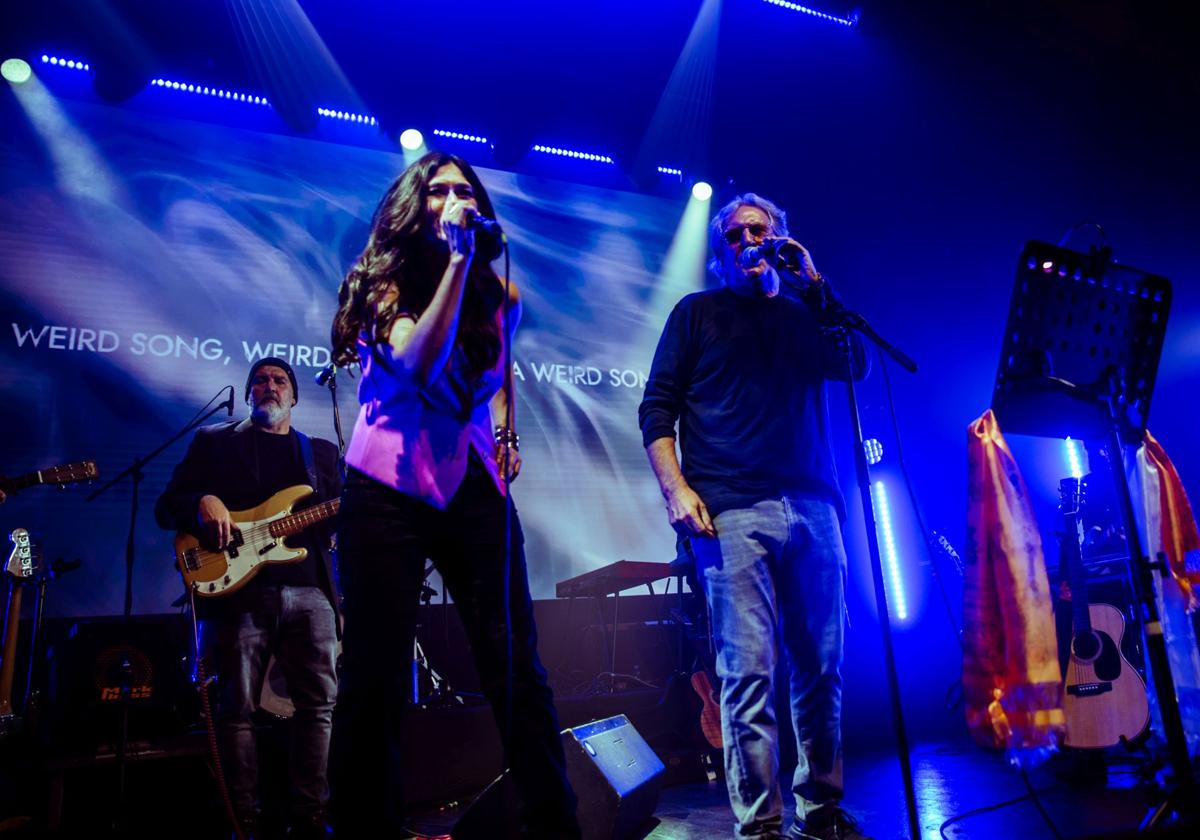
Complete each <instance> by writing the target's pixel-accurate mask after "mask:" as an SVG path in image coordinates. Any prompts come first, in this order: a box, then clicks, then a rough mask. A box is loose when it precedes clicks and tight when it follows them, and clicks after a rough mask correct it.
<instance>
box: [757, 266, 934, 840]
mask: <svg viewBox="0 0 1200 840" xmlns="http://www.w3.org/2000/svg"><path fill="white" fill-rule="evenodd" d="M779 277H780V279H781V280H782V281H783V282H784V283H785V284H786V285H788V286H790V287H791V288H792V289H793V290H794V291H798V292H799V293H800V296H801V297H802V298H804V299H805V300H807V301H809V302H810V303H811V304H812V305H813V308H814V311H815V312H816V314H817V320H818V322H820V323H821V324H823V325H824V326H825V328H827V329H834V330H837V331H838V332H839V333H840V336H839V344H840V349H841V351H842V354H843V357H844V360H845V365H846V367H845V375H846V397H847V400H848V403H849V407H850V424H851V427H852V428H853V430H854V471H855V474H856V475H857V477H858V490H859V495H860V496H861V498H862V509H863V525H864V527H865V528H866V531H867V547H868V549H869V550H870V554H871V579H872V581H873V582H874V585H875V607H876V609H877V610H878V612H879V631H880V635H881V637H882V640H883V654H884V661H885V664H886V666H887V668H886V670H887V677H888V694H889V695H890V697H891V705H892V726H893V728H894V729H895V735H896V755H897V758H899V760H900V775H901V777H902V779H903V782H904V804H905V808H906V810H907V811H908V831H909V837H910V838H912V840H920V837H921V829H920V824H919V821H918V819H917V797H916V791H915V788H914V786H913V773H912V760H911V758H910V756H909V747H908V734H907V732H906V730H905V726H904V710H903V707H902V705H901V702H900V679H899V676H898V675H897V670H896V654H895V651H894V650H893V648H892V621H891V617H890V614H889V612H888V604H887V591H886V590H885V589H884V583H883V563H882V560H881V556H880V552H879V535H878V534H877V533H876V530H875V506H874V501H873V499H872V497H871V473H870V468H869V466H868V464H867V452H866V449H865V448H864V447H863V431H862V418H861V416H860V413H859V408H858V391H857V389H856V387H855V385H854V373H855V371H854V347H853V342H851V341H850V331H854V332H857V333H858V334H859V335H861V336H863V337H864V338H867V339H870V340H871V342H872V343H873V344H875V346H877V347H878V348H879V349H880V350H882V351H883V352H885V353H887V354H888V355H889V356H891V357H892V358H893V359H895V360H896V363H897V364H899V365H900V366H901V367H902V368H904V369H905V370H907V371H908V372H909V373H916V372H917V363H916V362H914V361H913V360H912V359H911V358H909V357H908V356H907V355H906V354H905V353H904V352H902V351H901V350H900V349H899V348H897V347H895V346H894V345H892V344H891V343H889V342H888V341H886V340H885V339H884V338H883V337H882V336H880V335H879V333H877V332H876V331H875V329H874V328H873V327H872V326H871V325H870V324H869V323H867V319H866V318H864V317H863V316H862V315H860V314H859V313H857V312H854V311H853V310H851V309H848V308H846V307H845V306H843V305H842V303H841V302H840V301H838V300H837V299H836V298H834V297H833V295H832V294H830V293H829V292H828V287H827V286H824V285H822V286H821V287H818V289H819V291H818V292H817V294H819V296H820V300H819V301H813V296H814V291H813V287H812V286H811V285H810V284H809V283H808V281H807V280H802V279H801V278H799V277H796V276H795V275H793V274H791V273H790V272H789V271H787V270H784V269H781V270H780V271H779Z"/></svg>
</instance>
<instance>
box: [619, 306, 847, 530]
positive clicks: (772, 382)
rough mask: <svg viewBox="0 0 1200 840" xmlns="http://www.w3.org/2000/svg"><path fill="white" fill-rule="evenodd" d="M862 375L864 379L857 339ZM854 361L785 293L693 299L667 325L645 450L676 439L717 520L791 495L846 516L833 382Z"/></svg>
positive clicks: (644, 424) (642, 410)
mask: <svg viewBox="0 0 1200 840" xmlns="http://www.w3.org/2000/svg"><path fill="white" fill-rule="evenodd" d="M851 346H852V348H853V349H854V357H855V376H856V378H857V377H861V376H862V375H863V371H864V369H865V364H864V361H863V359H864V354H863V349H862V343H861V341H860V340H859V339H858V337H857V336H853V341H852V343H851ZM828 379H842V380H844V379H845V361H844V356H843V355H842V354H840V353H839V351H838V349H837V342H836V341H835V340H834V338H833V337H832V336H831V334H829V333H828V332H827V331H824V330H822V328H821V327H820V325H819V324H818V322H817V320H816V318H815V316H814V314H813V311H812V309H811V308H810V307H809V305H808V304H806V303H804V302H802V301H800V300H796V299H794V298H792V297H786V296H783V295H780V296H776V297H772V298H754V297H743V296H741V295H738V294H736V293H734V292H733V291H731V290H729V289H728V288H720V289H716V290H712V291H706V292H698V293H696V294H691V295H688V296H687V297H685V298H684V299H683V300H681V301H680V302H679V303H678V304H676V306H675V309H674V310H673V311H672V312H671V315H670V317H669V318H668V319H667V324H666V326H665V327H664V329H663V334H662V337H661V338H660V339H659V342H658V349H657V350H656V351H655V354H654V362H653V364H652V365H651V368H650V375H649V378H648V379H647V381H646V391H645V395H644V397H643V398H642V403H641V405H640V406H639V408H638V419H639V421H640V423H641V428H642V441H643V443H644V444H645V445H646V446H649V445H650V444H651V443H652V442H654V441H655V440H657V439H659V438H663V437H674V436H675V424H676V421H678V423H679V446H680V450H681V451H682V453H683V463H682V468H683V475H684V478H685V479H687V482H688V484H689V485H690V486H691V487H692V489H693V490H695V491H696V492H697V493H698V494H699V495H700V498H701V499H703V500H704V504H705V506H707V508H708V511H709V514H710V515H712V516H716V515H717V514H719V513H721V512H722V511H724V510H729V509H730V508H735V507H748V506H750V505H752V504H754V503H755V502H759V501H762V500H763V499H767V498H773V497H778V496H780V495H784V494H798V495H809V496H811V495H816V496H824V497H826V498H828V499H829V501H831V502H832V503H833V504H835V505H836V506H837V508H838V511H839V515H840V516H842V517H843V518H844V517H845V506H844V502H843V499H842V494H841V491H840V490H839V488H838V483H837V473H836V470H835V467H834V459H833V452H832V447H831V443H830V436H829V412H828V406H827V402H826V399H827V398H826V380H828Z"/></svg>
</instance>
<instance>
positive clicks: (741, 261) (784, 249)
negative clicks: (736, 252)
mask: <svg viewBox="0 0 1200 840" xmlns="http://www.w3.org/2000/svg"><path fill="white" fill-rule="evenodd" d="M799 253H800V249H799V248H797V247H796V246H795V245H793V244H792V243H791V242H788V241H787V240H786V239H772V240H770V241H769V242H765V243H763V244H762V245H754V246H751V247H749V248H747V249H746V250H744V251H742V253H741V255H740V256H738V265H740V266H741V267H742V268H754V266H756V265H758V263H759V261H760V260H766V261H767V263H768V264H770V265H773V266H774V267H775V268H790V269H793V270H795V269H798V268H799V267H800V264H799V263H798V262H797V261H795V260H792V259H790V257H792V256H794V255H796V254H799Z"/></svg>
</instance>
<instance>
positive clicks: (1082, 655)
mask: <svg viewBox="0 0 1200 840" xmlns="http://www.w3.org/2000/svg"><path fill="white" fill-rule="evenodd" d="M1071 648H1072V649H1073V650H1074V651H1075V656H1076V657H1078V658H1079V659H1091V658H1092V657H1094V656H1095V655H1096V654H1098V653H1099V652H1100V640H1099V639H1098V638H1096V634H1095V633H1090V632H1088V633H1080V634H1078V635H1077V636H1076V637H1075V640H1074V641H1073V642H1072V643H1071Z"/></svg>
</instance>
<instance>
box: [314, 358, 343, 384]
mask: <svg viewBox="0 0 1200 840" xmlns="http://www.w3.org/2000/svg"><path fill="white" fill-rule="evenodd" d="M335 373H337V365H335V364H334V363H333V362H330V363H329V364H327V365H325V367H323V368H321V372H320V373H318V374H317V375H316V376H314V377H313V381H314V382H316V383H317V384H318V385H324V384H325V383H326V382H328V381H329V380H330V379H332V378H333V375H334V374H335Z"/></svg>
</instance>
